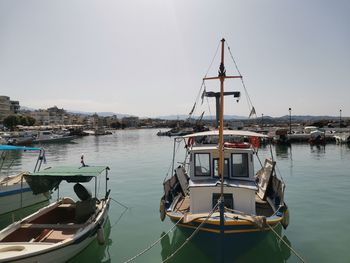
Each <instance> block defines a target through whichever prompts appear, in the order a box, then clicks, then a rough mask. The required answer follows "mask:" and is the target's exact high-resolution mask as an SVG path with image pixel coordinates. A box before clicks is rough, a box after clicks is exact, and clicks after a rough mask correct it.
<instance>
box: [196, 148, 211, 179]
mask: <svg viewBox="0 0 350 263" xmlns="http://www.w3.org/2000/svg"><path fill="white" fill-rule="evenodd" d="M194 168H195V169H194V175H195V176H210V154H209V153H196V154H195V155H194Z"/></svg>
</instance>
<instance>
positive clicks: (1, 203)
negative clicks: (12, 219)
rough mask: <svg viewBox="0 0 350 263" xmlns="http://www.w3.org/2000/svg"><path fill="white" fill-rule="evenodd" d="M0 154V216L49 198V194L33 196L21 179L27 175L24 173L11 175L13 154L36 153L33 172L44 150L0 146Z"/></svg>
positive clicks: (23, 179)
mask: <svg viewBox="0 0 350 263" xmlns="http://www.w3.org/2000/svg"><path fill="white" fill-rule="evenodd" d="M0 152H1V157H0V216H2V215H5V214H7V213H12V212H14V211H16V210H19V209H21V208H25V207H29V206H32V205H35V204H39V203H42V202H45V201H47V200H48V199H49V198H50V193H49V192H43V193H40V194H37V195H35V194H33V191H32V189H31V188H30V186H29V185H28V184H27V182H26V180H25V178H24V177H23V175H24V174H25V173H27V172H26V171H22V172H19V173H15V174H13V173H14V172H13V170H12V164H13V162H14V160H13V159H14V158H13V157H12V156H13V154H16V153H18V152H26V153H28V152H32V153H33V152H34V153H38V157H37V160H36V163H35V167H34V172H36V171H39V170H40V168H41V165H42V162H43V160H44V159H45V151H44V149H41V148H35V147H24V146H13V145H0Z"/></svg>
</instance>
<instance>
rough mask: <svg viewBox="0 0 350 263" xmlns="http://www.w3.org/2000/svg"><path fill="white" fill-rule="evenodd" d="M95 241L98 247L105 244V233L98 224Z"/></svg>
mask: <svg viewBox="0 0 350 263" xmlns="http://www.w3.org/2000/svg"><path fill="white" fill-rule="evenodd" d="M97 241H98V243H99V244H100V245H104V244H105V243H106V239H105V232H104V231H103V228H102V226H101V225H100V224H99V225H98V227H97Z"/></svg>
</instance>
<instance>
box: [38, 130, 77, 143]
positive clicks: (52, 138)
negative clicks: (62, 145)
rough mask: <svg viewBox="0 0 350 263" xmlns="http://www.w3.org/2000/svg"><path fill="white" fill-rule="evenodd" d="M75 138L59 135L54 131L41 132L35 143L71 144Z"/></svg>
mask: <svg viewBox="0 0 350 263" xmlns="http://www.w3.org/2000/svg"><path fill="white" fill-rule="evenodd" d="M74 138H75V136H71V135H67V134H57V133H54V132H53V131H39V133H38V135H37V137H36V138H35V140H33V143H58V142H69V141H71V140H73V139H74Z"/></svg>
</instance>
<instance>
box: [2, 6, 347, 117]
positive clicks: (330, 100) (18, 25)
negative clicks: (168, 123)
mask: <svg viewBox="0 0 350 263" xmlns="http://www.w3.org/2000/svg"><path fill="white" fill-rule="evenodd" d="M349 13H350V1H346V0H345V1H343V0H337V1H326V0H308V1H305V0H284V1H281V0H235V1H234V0H215V1H213V0H118V1H117V0H102V1H101V0H69V1H64V0H57V1H54V0H51V1H47V0H41V1H37V0H21V1H19V0H0V95H6V96H10V98H11V99H12V100H18V101H20V105H21V106H27V107H31V108H48V107H51V106H54V105H56V106H57V107H59V108H64V109H67V110H79V111H88V112H115V113H125V114H132V115H136V116H141V117H157V116H164V115H182V114H188V113H189V112H190V111H191V108H192V106H193V104H194V102H195V101H196V98H197V97H198V94H200V88H201V85H202V78H203V77H204V76H205V75H206V73H207V72H208V74H207V76H217V71H218V67H219V62H220V52H219V53H217V55H216V56H214V55H215V54H216V50H217V48H218V45H219V43H220V40H221V39H222V38H225V39H226V44H227V45H228V46H229V47H230V50H231V52H232V55H233V57H234V59H235V61H236V62H237V65H238V67H239V70H240V72H241V74H242V76H243V79H244V82H245V85H246V88H247V91H248V94H249V96H250V99H251V101H252V104H253V106H254V107H255V109H256V112H257V115H258V116H261V115H262V114H264V115H265V116H266V115H269V116H276V117H277V116H283V115H287V114H289V111H288V110H289V108H291V109H292V115H331V116H339V114H340V110H341V111H342V116H350V104H349V103H348V100H349V99H348V98H349V97H350V87H349V84H350V26H349V25H350V16H349ZM225 52H226V53H225V65H226V74H227V75H237V74H238V73H237V71H236V69H235V67H234V64H233V62H232V59H231V57H230V54H229V53H228V52H227V50H225ZM212 61H213V63H212V66H211V67H209V66H210V65H211V62H212ZM208 68H209V71H208ZM206 90H207V91H219V83H218V81H213V80H211V81H207V82H206ZM225 90H226V91H241V92H242V96H241V99H240V100H239V102H238V103H237V102H236V101H235V100H234V99H233V98H232V97H231V98H230V97H226V98H225V114H230V115H239V116H248V115H249V112H250V109H249V105H248V104H247V98H246V96H245V93H244V90H243V88H242V85H241V82H240V80H237V79H236V80H226V81H225ZM202 111H205V115H211V114H212V115H213V114H215V106H214V100H213V99H208V100H205V101H204V103H203V104H201V102H200V101H199V102H198V103H197V108H196V111H195V112H196V114H197V115H199V114H200V113H201V112H202Z"/></svg>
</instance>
